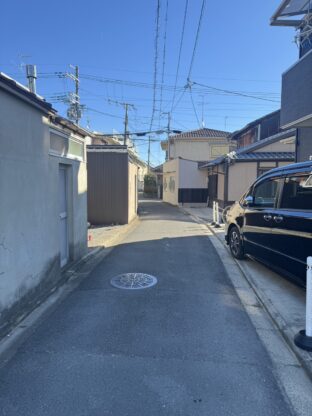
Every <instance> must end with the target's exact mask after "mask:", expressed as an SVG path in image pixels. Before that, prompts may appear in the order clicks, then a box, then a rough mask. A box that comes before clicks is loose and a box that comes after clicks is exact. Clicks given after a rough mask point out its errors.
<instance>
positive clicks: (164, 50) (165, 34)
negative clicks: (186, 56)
mask: <svg viewBox="0 0 312 416" xmlns="http://www.w3.org/2000/svg"><path fill="white" fill-rule="evenodd" d="M168 3H169V0H167V1H166V13H165V28H164V47H163V62H162V74H161V85H160V104H159V115H160V114H161V112H162V99H163V85H164V78H165V66H166V43H167V25H168Z"/></svg>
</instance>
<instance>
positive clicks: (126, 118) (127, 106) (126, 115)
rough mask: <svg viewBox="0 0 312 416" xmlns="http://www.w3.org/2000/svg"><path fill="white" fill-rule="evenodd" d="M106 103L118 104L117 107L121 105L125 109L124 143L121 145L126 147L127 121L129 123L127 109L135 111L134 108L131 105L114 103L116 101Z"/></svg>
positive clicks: (119, 102)
mask: <svg viewBox="0 0 312 416" xmlns="http://www.w3.org/2000/svg"><path fill="white" fill-rule="evenodd" d="M108 102H109V103H114V104H118V105H122V106H123V107H124V109H125V121H124V124H125V130H124V143H123V144H124V145H126V144H127V136H128V121H129V118H128V109H129V108H132V109H133V110H135V107H134V105H133V104H130V103H123V102H121V101H116V100H108Z"/></svg>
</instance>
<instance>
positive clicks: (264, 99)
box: [193, 82, 279, 103]
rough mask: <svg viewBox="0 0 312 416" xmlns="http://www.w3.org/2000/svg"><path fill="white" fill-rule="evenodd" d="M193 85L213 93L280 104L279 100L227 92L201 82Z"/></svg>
mask: <svg viewBox="0 0 312 416" xmlns="http://www.w3.org/2000/svg"><path fill="white" fill-rule="evenodd" d="M193 84H194V85H198V86H201V87H205V88H209V89H210V90H213V91H219V92H223V93H226V94H230V95H238V96H240V97H247V98H254V99H256V100H262V101H270V102H273V103H278V102H279V101H277V100H272V99H270V98H264V97H259V96H255V95H249V94H245V93H241V92H238V91H231V90H225V89H222V88H216V87H211V86H210V85H205V84H201V83H199V82H193Z"/></svg>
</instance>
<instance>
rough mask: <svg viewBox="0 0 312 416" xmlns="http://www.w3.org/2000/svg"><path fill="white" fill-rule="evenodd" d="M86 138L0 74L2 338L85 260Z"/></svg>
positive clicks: (78, 130) (23, 88)
mask: <svg viewBox="0 0 312 416" xmlns="http://www.w3.org/2000/svg"><path fill="white" fill-rule="evenodd" d="M87 134H88V133H87V132H86V131H85V130H83V129H81V128H79V127H77V126H75V125H74V124H73V123H71V122H69V121H68V120H66V119H63V118H61V117H58V115H57V113H56V111H55V110H54V109H53V108H52V107H51V105H50V104H48V103H47V102H45V101H44V100H43V99H42V98H41V97H39V96H38V95H36V94H33V93H31V92H30V91H29V90H28V89H27V88H25V87H23V86H22V85H20V84H18V83H17V82H15V81H14V80H12V79H11V78H9V77H7V76H5V75H4V74H0V189H1V193H2V197H1V202H0V214H1V215H0V275H1V291H0V333H4V332H5V331H7V330H8V329H9V328H10V325H12V324H13V323H14V322H15V321H16V320H17V319H18V317H19V316H21V315H23V314H25V313H27V312H29V310H31V308H32V307H34V306H35V305H37V303H38V302H39V301H40V299H42V298H44V297H45V296H47V295H48V294H49V293H50V292H51V290H53V289H54V288H55V287H56V286H57V285H58V284H60V282H61V281H62V280H63V278H64V275H63V273H62V271H63V269H64V267H66V266H67V265H69V264H70V263H72V262H74V261H76V260H78V259H80V258H81V256H83V255H84V254H85V253H86V250H87V170H86V155H85V140H86V137H87Z"/></svg>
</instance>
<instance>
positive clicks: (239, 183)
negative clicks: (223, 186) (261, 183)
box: [228, 163, 257, 201]
mask: <svg viewBox="0 0 312 416" xmlns="http://www.w3.org/2000/svg"><path fill="white" fill-rule="evenodd" d="M256 179H257V163H234V164H233V165H230V166H229V182H228V192H229V193H228V199H229V201H237V200H239V199H240V198H241V197H242V196H243V194H244V192H245V191H246V190H247V188H248V187H249V186H250V185H252V183H253V182H254V181H255V180H256Z"/></svg>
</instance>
